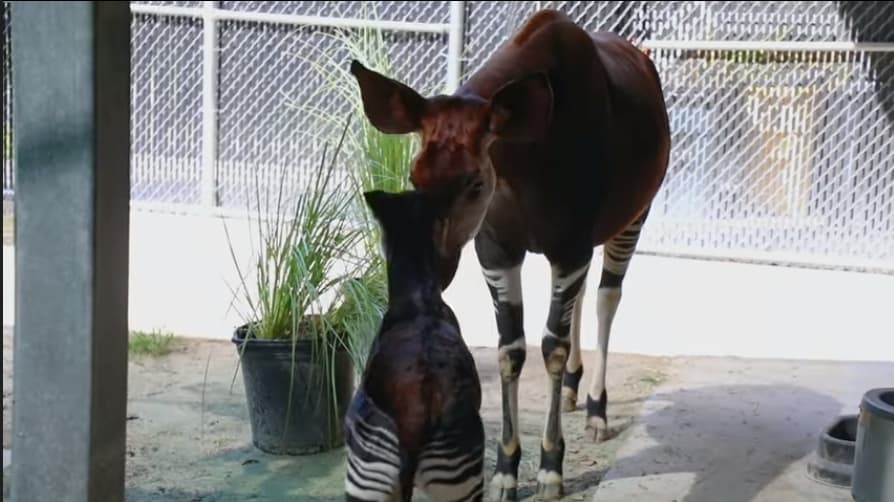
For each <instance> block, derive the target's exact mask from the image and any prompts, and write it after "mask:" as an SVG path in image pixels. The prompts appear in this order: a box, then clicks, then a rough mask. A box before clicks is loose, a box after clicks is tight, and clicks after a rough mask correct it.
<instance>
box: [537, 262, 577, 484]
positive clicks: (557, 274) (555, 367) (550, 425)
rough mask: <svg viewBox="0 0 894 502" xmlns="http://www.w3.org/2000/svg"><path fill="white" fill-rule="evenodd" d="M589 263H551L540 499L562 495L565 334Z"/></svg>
mask: <svg viewBox="0 0 894 502" xmlns="http://www.w3.org/2000/svg"><path fill="white" fill-rule="evenodd" d="M589 267H590V264H589V260H588V261H587V262H586V263H584V265H583V266H580V267H578V268H576V269H570V270H569V268H566V267H560V266H558V265H555V264H554V265H552V270H553V278H552V298H551V301H550V306H549V316H548V317H547V320H546V329H545V330H544V333H543V340H542V342H541V349H542V351H543V362H544V364H545V365H546V371H547V373H548V374H549V383H548V385H549V389H548V390H549V397H548V399H549V402H548V405H547V415H546V424H545V426H544V429H543V439H542V441H541V444H540V471H539V472H538V473H537V494H538V495H539V496H540V497H541V499H543V500H555V499H558V498H560V497H562V495H563V488H562V462H563V460H564V457H565V440H564V439H563V437H562V414H561V409H560V401H561V399H562V394H561V392H562V375H563V374H564V371H565V363H566V362H568V352H569V349H570V347H571V343H570V340H569V336H568V335H569V331H570V328H571V318H572V315H573V312H574V304H575V303H576V301H577V299H578V296H579V293H580V291H581V289H582V288H583V285H584V283H585V282H586V278H587V271H588V270H589Z"/></svg>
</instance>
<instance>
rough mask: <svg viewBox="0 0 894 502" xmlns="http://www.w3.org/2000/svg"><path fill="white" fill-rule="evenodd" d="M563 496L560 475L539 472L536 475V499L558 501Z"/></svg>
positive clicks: (550, 472)
mask: <svg viewBox="0 0 894 502" xmlns="http://www.w3.org/2000/svg"><path fill="white" fill-rule="evenodd" d="M564 495H565V490H564V488H563V486H562V475H561V474H559V473H558V472H552V471H544V470H541V471H540V472H538V473H537V499H538V500H559V499H560V498H562V497H563V496H564Z"/></svg>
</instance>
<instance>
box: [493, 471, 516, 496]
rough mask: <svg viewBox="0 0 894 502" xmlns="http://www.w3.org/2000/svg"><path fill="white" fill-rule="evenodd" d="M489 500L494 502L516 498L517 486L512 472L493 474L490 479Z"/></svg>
mask: <svg viewBox="0 0 894 502" xmlns="http://www.w3.org/2000/svg"><path fill="white" fill-rule="evenodd" d="M490 500H493V501H494V502H502V501H512V502H514V501H516V500H518V488H517V482H516V480H515V476H513V475H512V474H500V473H497V474H494V477H493V479H491V481H490Z"/></svg>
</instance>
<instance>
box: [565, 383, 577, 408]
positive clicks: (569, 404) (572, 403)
mask: <svg viewBox="0 0 894 502" xmlns="http://www.w3.org/2000/svg"><path fill="white" fill-rule="evenodd" d="M576 410H577V394H576V393H575V392H574V391H572V390H571V389H569V388H568V387H563V388H562V412H563V413H571V412H572V411H576Z"/></svg>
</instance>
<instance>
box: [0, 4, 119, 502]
mask: <svg viewBox="0 0 894 502" xmlns="http://www.w3.org/2000/svg"><path fill="white" fill-rule="evenodd" d="M12 17H13V19H14V21H13V22H12V45H11V48H12V61H13V68H14V71H13V88H14V92H15V95H14V99H15V116H14V117H13V121H14V124H13V127H14V129H15V135H14V137H15V149H16V150H15V152H16V158H15V162H16V182H17V185H16V203H15V213H16V214H15V218H16V254H15V257H16V276H15V291H16V298H18V300H19V301H17V302H16V316H15V319H16V324H15V370H14V371H15V374H14V378H15V380H14V381H15V407H14V410H13V413H14V414H13V432H14V438H13V444H12V447H13V459H12V479H11V481H12V500H13V501H14V502H35V501H53V502H85V501H96V502H100V501H101V502H119V501H122V500H124V459H125V432H126V426H125V422H126V420H125V417H126V411H127V295H128V289H127V281H128V279H127V278H128V233H129V216H130V208H129V201H130V12H129V10H128V4H127V2H84V1H78V2H60V3H57V2H13V3H12Z"/></svg>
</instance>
